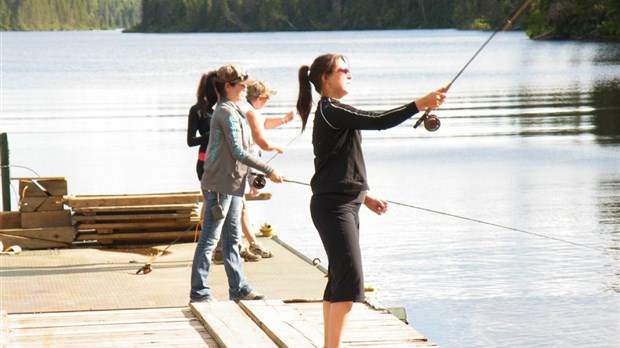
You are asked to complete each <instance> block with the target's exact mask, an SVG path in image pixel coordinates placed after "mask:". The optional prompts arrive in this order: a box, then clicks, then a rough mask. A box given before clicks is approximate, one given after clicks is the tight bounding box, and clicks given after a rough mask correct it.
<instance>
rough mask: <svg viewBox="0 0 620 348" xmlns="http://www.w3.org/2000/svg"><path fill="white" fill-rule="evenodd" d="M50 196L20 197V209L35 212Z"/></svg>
mask: <svg viewBox="0 0 620 348" xmlns="http://www.w3.org/2000/svg"><path fill="white" fill-rule="evenodd" d="M47 198H48V196H26V197H21V198H20V199H19V211H21V212H33V211H36V210H37V208H38V207H40V206H41V204H43V202H45V201H46V200H47Z"/></svg>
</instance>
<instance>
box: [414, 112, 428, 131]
mask: <svg viewBox="0 0 620 348" xmlns="http://www.w3.org/2000/svg"><path fill="white" fill-rule="evenodd" d="M430 113H431V108H427V109H426V111H425V112H424V114H423V115H422V116H420V118H418V120H417V121H416V123H415V124H414V125H413V128H418V127H419V126H420V125H421V124H422V122H424V120H425V119H426V117H427V116H428V114H430Z"/></svg>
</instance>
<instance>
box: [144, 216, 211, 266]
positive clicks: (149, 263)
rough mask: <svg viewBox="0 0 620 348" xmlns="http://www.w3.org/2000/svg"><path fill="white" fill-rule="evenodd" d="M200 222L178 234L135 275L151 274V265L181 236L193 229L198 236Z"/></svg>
mask: <svg viewBox="0 0 620 348" xmlns="http://www.w3.org/2000/svg"><path fill="white" fill-rule="evenodd" d="M201 222H202V220H200V221H198V222H197V223H196V226H191V227H189V228H188V229H186V230H185V231H183V232H182V233H181V234H179V235H178V236H177V238H176V239H175V240H173V241H172V243H170V244H168V246H167V247H165V248H164V250H162V251H160V252H158V253H157V254H156V255H155V256H153V257H151V258H150V259H149V260H148V261H146V263H145V264H144V266H142V268H140V269H139V270H138V271H137V272H136V274H140V273H142V274H145V275H146V274H149V273H151V272H152V271H153V267H151V265H152V264H153V263H154V262H155V261H157V259H158V258H159V257H160V256H161V255H163V254H164V253H165V252H166V250H168V248H170V247H171V246H173V245H174V244H176V243H177V242H178V241H179V239H181V237H183V236H184V235H185V234H186V233H187V232H189V231H191V230H192V229H195V231H196V235H198V226H200V223H201ZM195 242H196V237H195V236H194V243H195Z"/></svg>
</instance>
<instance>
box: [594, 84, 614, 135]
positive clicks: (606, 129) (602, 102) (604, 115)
mask: <svg viewBox="0 0 620 348" xmlns="http://www.w3.org/2000/svg"><path fill="white" fill-rule="evenodd" d="M591 98H592V106H593V107H594V118H593V120H592V124H593V125H594V127H595V128H594V131H593V132H594V134H596V135H597V139H596V140H597V142H599V143H601V144H618V143H620V79H615V80H612V81H609V82H599V83H597V84H596V85H595V86H594V89H593V90H592V96H591Z"/></svg>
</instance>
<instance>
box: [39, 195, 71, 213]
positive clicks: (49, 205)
mask: <svg viewBox="0 0 620 348" xmlns="http://www.w3.org/2000/svg"><path fill="white" fill-rule="evenodd" d="M63 208H64V204H63V198H62V196H49V197H47V199H46V200H44V201H43V203H42V204H41V205H39V207H37V209H36V211H59V210H63Z"/></svg>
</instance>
